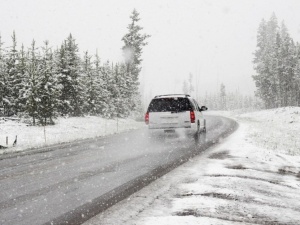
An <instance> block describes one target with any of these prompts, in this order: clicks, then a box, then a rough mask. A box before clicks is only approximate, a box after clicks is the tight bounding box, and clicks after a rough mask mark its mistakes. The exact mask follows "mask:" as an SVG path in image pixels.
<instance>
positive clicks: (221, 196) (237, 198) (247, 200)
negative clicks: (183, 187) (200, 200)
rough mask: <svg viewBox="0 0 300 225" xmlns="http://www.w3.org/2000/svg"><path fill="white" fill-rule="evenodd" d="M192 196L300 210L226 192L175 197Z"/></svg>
mask: <svg viewBox="0 0 300 225" xmlns="http://www.w3.org/2000/svg"><path fill="white" fill-rule="evenodd" d="M267 194H268V193H267ZM192 196H203V197H211V198H218V199H223V200H230V201H239V202H244V203H252V204H256V205H264V206H270V207H276V208H283V209H286V208H289V209H292V210H294V211H297V212H300V209H298V208H294V207H286V206H284V205H279V204H274V203H268V202H261V201H257V200H255V198H254V197H251V196H248V197H242V196H237V195H232V194H225V193H217V192H206V193H185V194H181V195H176V196H175V197H177V198H182V197H192Z"/></svg>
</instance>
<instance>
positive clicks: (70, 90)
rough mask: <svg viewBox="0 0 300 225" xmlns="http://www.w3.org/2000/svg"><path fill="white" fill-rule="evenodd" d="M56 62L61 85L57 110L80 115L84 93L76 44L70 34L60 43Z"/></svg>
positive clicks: (65, 113)
mask: <svg viewBox="0 0 300 225" xmlns="http://www.w3.org/2000/svg"><path fill="white" fill-rule="evenodd" d="M56 63H57V66H56V70H57V73H58V74H59V76H58V79H59V85H61V87H62V93H61V96H60V101H61V103H60V106H59V111H60V113H61V114H63V115H72V116H81V115H83V111H84V110H83V108H84V102H85V94H84V86H83V79H82V77H81V73H80V65H81V62H80V57H79V55H78V46H77V44H76V43H75V39H73V37H72V35H71V34H70V35H69V37H68V38H67V40H65V41H64V43H63V44H62V46H61V48H60V51H59V53H58V55H57V59H56Z"/></svg>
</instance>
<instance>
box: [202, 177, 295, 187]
mask: <svg viewBox="0 0 300 225" xmlns="http://www.w3.org/2000/svg"><path fill="white" fill-rule="evenodd" d="M204 176H207V177H229V178H240V179H251V180H257V181H263V182H268V183H271V184H275V185H280V186H283V187H288V188H292V189H296V188H295V187H292V186H289V185H286V184H282V183H280V181H278V180H267V179H263V178H258V177H250V176H240V175H225V174H210V175H204Z"/></svg>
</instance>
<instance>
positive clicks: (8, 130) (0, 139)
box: [0, 116, 145, 154]
mask: <svg viewBox="0 0 300 225" xmlns="http://www.w3.org/2000/svg"><path fill="white" fill-rule="evenodd" d="M55 122H56V124H55V125H53V126H46V127H45V128H44V127H43V126H28V125H27V124H25V123H22V122H19V121H18V120H10V119H5V118H0V145H2V146H5V147H8V148H6V149H0V154H3V153H9V152H15V151H24V150H26V149H29V148H37V147H44V146H48V145H52V144H58V143H65V142H70V141H74V140H81V139H86V138H93V137H101V136H106V135H111V134H115V133H119V132H124V131H126V130H132V129H136V128H139V127H142V126H145V124H144V123H143V122H136V121H135V120H132V119H118V120H107V119H103V118H100V117H94V116H86V117H70V118H58V119H57V120H56V121H55ZM16 136H17V144H16V146H15V147H13V143H14V141H15V139H16ZM6 137H7V138H8V145H6Z"/></svg>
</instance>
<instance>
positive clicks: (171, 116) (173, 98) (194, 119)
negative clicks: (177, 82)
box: [145, 94, 207, 133]
mask: <svg viewBox="0 0 300 225" xmlns="http://www.w3.org/2000/svg"><path fill="white" fill-rule="evenodd" d="M205 110H207V107H205V106H202V107H201V108H200V107H199V106H198V104H197V102H196V101H195V99H193V98H191V97H190V96H189V95H184V94H172V95H158V96H155V97H154V98H153V99H152V101H151V102H150V104H149V107H148V110H147V112H146V115H145V122H146V124H147V125H148V128H149V129H163V130H165V131H173V130H175V129H178V128H183V129H185V130H186V131H193V132H195V133H199V132H200V131H203V132H206V120H205V119H204V117H203V114H202V111H205Z"/></svg>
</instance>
